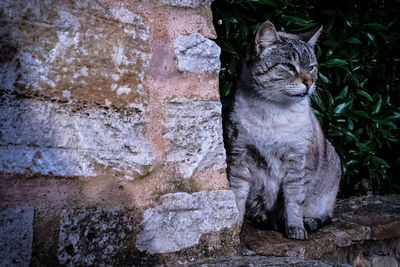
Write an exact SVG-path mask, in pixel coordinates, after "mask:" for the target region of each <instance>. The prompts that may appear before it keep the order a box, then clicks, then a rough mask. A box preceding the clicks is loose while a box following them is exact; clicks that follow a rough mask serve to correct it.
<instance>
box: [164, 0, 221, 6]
mask: <svg viewBox="0 0 400 267" xmlns="http://www.w3.org/2000/svg"><path fill="white" fill-rule="evenodd" d="M161 1H162V2H163V3H164V4H168V5H171V6H181V7H191V8H195V7H199V6H200V5H211V3H212V1H214V0H161Z"/></svg>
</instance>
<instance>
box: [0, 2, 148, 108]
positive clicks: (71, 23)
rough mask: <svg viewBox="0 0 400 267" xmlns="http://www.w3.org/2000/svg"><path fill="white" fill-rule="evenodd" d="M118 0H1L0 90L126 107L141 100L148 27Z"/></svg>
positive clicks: (144, 96)
mask: <svg viewBox="0 0 400 267" xmlns="http://www.w3.org/2000/svg"><path fill="white" fill-rule="evenodd" d="M122 2H123V1H122ZM122 6H124V5H123V3H121V7H120V8H104V7H103V5H102V4H100V3H99V2H98V1H83V2H82V1H78V0H73V1H68V2H66V1H62V0H51V1H30V0H18V1H15V0H5V1H1V2H0V14H1V25H0V32H1V36H0V49H1V51H0V52H1V54H2V55H3V54H4V55H5V56H2V58H1V59H2V60H1V61H0V89H7V90H17V91H18V92H20V93H24V94H32V93H35V92H36V93H40V94H41V95H47V96H52V97H58V98H67V99H80V100H87V101H93V102H96V103H100V104H104V105H115V106H124V107H126V106H137V105H143V104H144V103H146V102H147V97H148V96H147V89H146V88H145V85H144V76H145V73H146V71H147V68H148V66H149V62H150V57H151V52H150V41H149V34H150V30H149V26H148V25H147V24H146V22H145V21H144V20H143V18H142V17H141V16H140V15H138V14H135V13H134V12H133V11H132V10H129V9H128V8H125V7H122ZM126 6H132V5H131V4H130V5H126ZM133 6H134V5H133Z"/></svg>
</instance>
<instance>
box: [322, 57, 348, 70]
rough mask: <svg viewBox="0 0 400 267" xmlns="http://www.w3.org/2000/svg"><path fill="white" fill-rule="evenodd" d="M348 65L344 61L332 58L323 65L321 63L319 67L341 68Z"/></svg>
mask: <svg viewBox="0 0 400 267" xmlns="http://www.w3.org/2000/svg"><path fill="white" fill-rule="evenodd" d="M348 64H349V63H348V62H347V61H346V60H343V59H339V58H334V59H330V60H327V61H325V62H324V63H321V64H320V66H324V67H327V68H332V67H343V66H346V65H348Z"/></svg>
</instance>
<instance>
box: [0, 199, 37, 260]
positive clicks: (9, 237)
mask: <svg viewBox="0 0 400 267" xmlns="http://www.w3.org/2000/svg"><path fill="white" fill-rule="evenodd" d="M32 239H33V208H20V207H17V208H11V207H3V208H1V209H0V266H29V264H30V261H31V253H32Z"/></svg>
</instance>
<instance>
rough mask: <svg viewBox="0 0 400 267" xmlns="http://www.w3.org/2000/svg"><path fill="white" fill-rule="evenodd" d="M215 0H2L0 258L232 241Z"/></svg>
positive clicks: (138, 254) (226, 247)
mask: <svg viewBox="0 0 400 267" xmlns="http://www.w3.org/2000/svg"><path fill="white" fill-rule="evenodd" d="M210 2H211V1H210V0H191V1H190V0H179V1H172V0H150V1H138V0H137V1H136V0H118V1H112V0H99V1H81V0H68V1H62V0H38V1H31V0H17V1H16V0H4V1H1V2H0V49H1V51H0V179H1V184H2V185H1V187H0V204H1V208H0V209H1V210H0V213H1V218H0V233H1V241H0V242H1V243H0V245H1V248H2V249H1V252H0V265H9V264H19V265H22V266H27V265H29V263H31V264H33V265H48V264H51V263H52V264H63V265H71V266H74V265H87V264H90V265H92V264H94V265H98V264H101V263H103V264H111V265H115V264H122V265H123V264H139V263H145V262H147V263H149V262H162V261H168V260H173V259H176V258H177V257H179V259H180V260H182V261H185V260H187V259H197V258H201V257H204V256H212V255H222V254H224V255H227V253H228V254H229V253H233V252H234V251H235V247H236V245H237V244H238V226H237V210H236V206H235V202H234V196H233V194H232V192H231V191H230V190H228V183H227V180H226V173H225V167H226V166H225V151H224V147H223V142H222V129H221V104H220V102H219V95H218V71H219V68H220V61H219V55H220V48H219V47H218V46H217V45H216V44H215V42H214V41H212V39H215V38H216V34H215V31H214V28H213V26H212V14H211V10H210V6H209V5H210Z"/></svg>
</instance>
